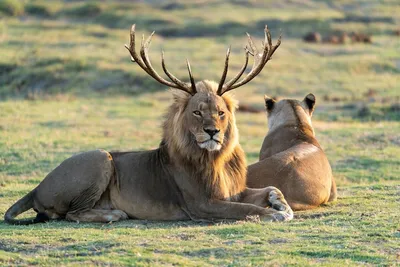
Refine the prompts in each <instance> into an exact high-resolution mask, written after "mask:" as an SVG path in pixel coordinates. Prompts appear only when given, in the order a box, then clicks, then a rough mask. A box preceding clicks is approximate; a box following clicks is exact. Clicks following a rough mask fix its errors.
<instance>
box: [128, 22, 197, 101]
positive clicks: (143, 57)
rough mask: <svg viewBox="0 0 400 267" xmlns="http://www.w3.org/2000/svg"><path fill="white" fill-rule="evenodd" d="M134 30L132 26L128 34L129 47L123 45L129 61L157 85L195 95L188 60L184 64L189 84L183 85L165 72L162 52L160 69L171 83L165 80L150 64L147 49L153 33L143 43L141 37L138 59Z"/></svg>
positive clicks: (183, 83) (194, 86) (134, 26)
mask: <svg viewBox="0 0 400 267" xmlns="http://www.w3.org/2000/svg"><path fill="white" fill-rule="evenodd" d="M135 28H136V25H135V24H133V25H132V27H131V32H130V36H131V39H130V43H129V46H128V45H125V48H126V49H128V51H129V53H130V54H131V61H132V62H136V63H137V64H138V65H139V67H141V68H142V69H143V70H144V71H145V72H147V74H149V75H150V76H151V77H153V78H154V79H155V80H156V81H158V82H159V83H162V84H164V85H167V86H169V87H172V88H176V89H180V90H183V91H185V92H187V93H189V94H191V95H194V94H196V92H197V91H196V85H195V82H194V79H193V75H192V70H191V68H190V64H189V60H186V63H187V68H188V72H189V78H190V83H185V82H182V81H181V80H179V79H178V78H176V77H175V76H174V75H172V73H170V72H169V71H168V70H167V68H166V66H165V61H164V51H162V53H161V65H162V68H163V70H164V72H165V74H166V75H167V76H168V78H170V79H171V81H172V82H171V81H167V80H165V79H164V78H162V77H161V76H160V75H159V74H158V73H157V72H156V71H155V70H154V68H153V66H152V65H151V63H150V58H149V48H150V42H151V38H152V37H153V35H154V33H155V32H154V31H153V32H152V33H151V34H150V36H149V37H148V38H147V40H146V41H144V35H143V38H142V44H141V48H140V57H139V55H138V54H137V53H136V50H135Z"/></svg>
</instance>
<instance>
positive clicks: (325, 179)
mask: <svg viewBox="0 0 400 267" xmlns="http://www.w3.org/2000/svg"><path fill="white" fill-rule="evenodd" d="M265 105H266V110H267V113H268V128H269V132H268V134H267V136H266V137H265V139H264V142H263V144H262V147H261V151H260V159H259V162H257V163H254V164H252V165H250V166H249V167H248V175H247V186H249V187H254V188H260V187H265V186H275V187H277V188H279V189H280V190H281V191H282V193H283V194H284V195H285V198H286V200H287V202H288V203H289V205H290V207H291V208H292V209H293V210H295V211H298V210H308V209H313V208H316V207H318V206H319V205H321V204H324V203H327V202H330V201H334V200H336V198H337V191H336V183H335V179H334V178H333V176H332V170H331V166H330V164H329V161H328V159H327V157H326V155H325V153H324V151H323V149H322V148H321V146H320V144H319V143H318V141H317V139H316V138H315V134H314V129H313V126H312V124H311V117H312V114H313V112H314V107H315V96H314V95H313V94H308V95H307V96H306V97H305V98H304V99H303V101H298V100H293V99H283V100H281V101H278V102H276V101H275V100H274V99H272V98H270V97H268V96H265Z"/></svg>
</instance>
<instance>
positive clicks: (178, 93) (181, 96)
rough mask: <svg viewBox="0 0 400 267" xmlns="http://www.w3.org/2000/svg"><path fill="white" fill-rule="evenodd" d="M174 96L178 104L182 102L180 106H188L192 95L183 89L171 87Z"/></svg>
mask: <svg viewBox="0 0 400 267" xmlns="http://www.w3.org/2000/svg"><path fill="white" fill-rule="evenodd" d="M171 92H172V96H173V97H174V101H175V103H177V104H180V105H179V106H186V104H187V102H188V101H189V99H190V97H191V95H190V94H189V93H187V92H185V91H183V90H176V89H171Z"/></svg>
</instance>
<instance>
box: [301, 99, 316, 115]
mask: <svg viewBox="0 0 400 267" xmlns="http://www.w3.org/2000/svg"><path fill="white" fill-rule="evenodd" d="M303 102H304V103H305V104H306V105H305V106H306V107H307V108H308V110H309V111H310V116H311V115H312V113H313V112H314V108H315V95H313V94H308V95H306V97H305V98H304V100H303Z"/></svg>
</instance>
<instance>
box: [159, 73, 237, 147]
mask: <svg viewBox="0 0 400 267" xmlns="http://www.w3.org/2000/svg"><path fill="white" fill-rule="evenodd" d="M196 89H197V93H196V94H195V95H193V96H192V95H190V94H188V93H186V92H184V91H182V90H172V92H173V95H174V103H173V104H172V106H171V108H170V109H169V111H168V114H167V116H168V118H167V120H166V121H165V124H164V140H165V141H167V142H169V143H170V144H171V143H172V144H174V145H175V146H179V147H180V149H187V148H190V149H201V150H206V151H209V152H215V153H217V152H218V151H220V150H223V149H229V148H231V147H234V146H235V145H237V143H238V137H237V128H236V124H235V114H234V112H235V109H236V101H235V100H234V99H233V98H232V97H231V96H229V95H228V94H227V95H223V96H219V95H217V94H216V91H217V89H218V84H217V83H215V82H211V81H201V82H198V83H196Z"/></svg>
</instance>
